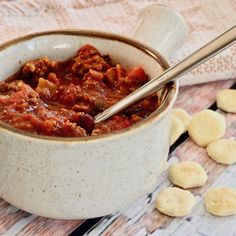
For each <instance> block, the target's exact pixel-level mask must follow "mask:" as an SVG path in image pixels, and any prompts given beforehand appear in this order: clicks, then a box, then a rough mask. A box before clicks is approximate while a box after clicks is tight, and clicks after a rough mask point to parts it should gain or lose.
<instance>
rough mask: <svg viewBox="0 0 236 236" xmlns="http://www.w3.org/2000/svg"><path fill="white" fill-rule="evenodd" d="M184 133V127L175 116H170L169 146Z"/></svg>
mask: <svg viewBox="0 0 236 236" xmlns="http://www.w3.org/2000/svg"><path fill="white" fill-rule="evenodd" d="M183 133H184V125H183V124H182V122H181V121H180V120H179V119H178V118H176V117H175V116H173V115H172V116H171V133H170V145H172V144H173V143H175V141H176V140H177V139H178V138H179V137H180V135H181V134H183Z"/></svg>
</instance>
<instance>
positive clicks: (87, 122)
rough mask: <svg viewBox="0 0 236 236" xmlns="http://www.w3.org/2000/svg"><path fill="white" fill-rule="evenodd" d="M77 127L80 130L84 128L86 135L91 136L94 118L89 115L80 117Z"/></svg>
mask: <svg viewBox="0 0 236 236" xmlns="http://www.w3.org/2000/svg"><path fill="white" fill-rule="evenodd" d="M79 125H80V126H81V127H82V128H84V129H85V130H86V131H87V133H89V134H91V133H92V131H93V129H94V127H95V122H94V118H93V117H92V116H90V115H89V114H85V115H83V116H81V118H80V121H79Z"/></svg>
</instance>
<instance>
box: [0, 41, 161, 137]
mask: <svg viewBox="0 0 236 236" xmlns="http://www.w3.org/2000/svg"><path fill="white" fill-rule="evenodd" d="M147 81H148V77H147V75H146V74H145V72H144V70H143V69H142V68H141V67H135V68H133V69H131V70H129V71H127V70H125V69H124V68H123V67H121V65H120V64H115V63H114V62H112V60H111V59H110V57H109V56H107V55H105V56H102V55H101V54H100V53H99V52H98V50H97V49H96V48H94V47H93V46H91V45H88V44H87V45H84V46H83V47H81V48H80V49H79V51H78V52H77V54H76V55H75V56H74V57H72V58H70V59H69V60H67V61H64V62H57V61H54V60H50V59H48V58H47V57H44V58H39V59H36V60H33V61H30V62H28V63H26V64H25V65H24V66H23V67H22V68H21V70H20V71H19V72H18V73H16V74H15V75H13V76H11V77H10V78H9V79H7V80H6V81H4V82H1V83H0V93H1V94H2V95H0V120H1V121H3V122H5V123H7V124H9V125H11V126H12V127H15V128H17V129H21V130H25V131H28V132H31V133H35V134H41V135H49V136H63V137H83V136H89V135H100V134H104V133H110V132H112V131H115V130H121V129H124V128H126V127H129V126H131V125H132V124H134V123H137V122H139V121H140V120H142V119H144V118H145V117H147V116H148V115H150V114H151V113H152V112H153V111H154V110H156V108H157V107H158V97H157V95H152V96H149V97H148V98H146V99H144V100H142V101H141V102H139V103H137V104H136V105H134V106H132V107H131V108H129V109H126V110H125V111H123V113H121V114H118V115H115V116H113V117H111V118H110V119H108V120H106V121H104V122H101V123H99V124H96V125H94V121H93V117H94V116H96V115H97V114H98V113H99V112H101V111H103V110H105V109H106V108H108V107H110V106H111V105H112V104H114V103H116V102H117V101H119V100H120V99H122V98H123V97H125V96H127V95H128V94H130V93H131V92H133V91H134V90H136V89H137V88H139V87H140V86H142V85H143V84H145V83H146V82H147Z"/></svg>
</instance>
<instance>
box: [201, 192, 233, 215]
mask: <svg viewBox="0 0 236 236" xmlns="http://www.w3.org/2000/svg"><path fill="white" fill-rule="evenodd" d="M204 203H205V206H206V209H207V211H208V212H209V213H211V214H213V215H217V216H229V215H234V214H236V190H235V189H232V188H215V189H211V190H209V191H208V192H207V193H206V194H205V196H204Z"/></svg>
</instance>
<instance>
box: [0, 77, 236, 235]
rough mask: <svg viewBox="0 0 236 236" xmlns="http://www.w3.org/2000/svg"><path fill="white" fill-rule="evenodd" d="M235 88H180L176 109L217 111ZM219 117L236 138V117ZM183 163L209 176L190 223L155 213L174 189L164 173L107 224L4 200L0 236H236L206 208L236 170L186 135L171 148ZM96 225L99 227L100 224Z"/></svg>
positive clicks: (233, 220)
mask: <svg viewBox="0 0 236 236" xmlns="http://www.w3.org/2000/svg"><path fill="white" fill-rule="evenodd" d="M234 83H235V81H233V80H230V81H221V82H213V83H208V84H205V85H197V86H196V85H195V86H189V87H184V88H181V89H180V93H179V96H178V99H177V101H176V103H175V106H176V107H181V108H184V109H186V110H187V111H188V112H189V113H190V114H194V113H196V112H198V111H200V110H202V109H205V108H209V107H210V108H211V109H213V110H215V109H216V106H215V105H214V102H215V95H216V93H217V92H218V91H219V90H221V89H223V88H229V87H232V86H233V84H234ZM234 86H235V85H234ZM217 112H220V113H221V114H223V115H224V116H225V118H226V120H227V131H226V134H225V137H236V114H230V113H224V112H222V111H219V110H217ZM180 160H195V161H197V162H199V163H201V164H202V165H203V167H204V168H205V169H206V171H207V173H208V176H209V179H208V181H207V184H206V185H205V186H204V187H202V188H196V189H193V190H192V193H193V194H194V195H195V196H196V197H197V204H196V206H195V207H194V209H193V211H192V213H191V214H190V215H189V216H187V217H183V218H172V217H168V216H165V215H163V214H160V213H159V212H158V211H157V210H156V209H155V208H154V203H153V201H154V200H155V198H156V195H157V193H158V192H159V191H160V190H161V189H163V188H165V187H167V186H170V185H171V184H170V182H169V180H168V178H167V174H166V172H165V173H163V175H162V176H161V177H160V179H159V181H158V183H157V187H156V188H155V190H154V192H153V193H152V194H149V195H148V196H145V197H143V198H141V199H139V200H138V201H137V202H135V203H133V204H132V205H131V206H129V207H127V208H126V209H124V210H122V211H120V212H118V213H114V214H113V215H109V216H106V217H104V218H102V219H93V220H87V221H84V220H78V221H63V220H52V219H47V218H43V217H38V216H35V215H31V214H28V213H25V212H23V211H21V210H19V209H17V208H15V207H13V206H11V205H9V204H8V203H6V202H5V201H4V200H0V234H1V235H6V236H13V235H20V236H22V235H26V236H30V235H43V236H49V235H56V236H60V235H69V234H71V235H83V234H85V235H89V236H97V235H104V236H118V235H128V236H131V235H132V236H133V235H137V236H144V235H161V236H165V235H174V236H179V235H180V236H182V235H187V236H188V235H189V236H190V235H191V236H192V235H201V236H218V235H219V236H221V235H224V234H226V233H227V236H231V235H232V236H234V235H236V216H232V217H220V218H219V217H214V216H212V215H210V214H208V213H207V212H206V211H205V209H204V206H203V202H202V195H203V194H204V193H205V191H206V190H207V189H209V188H211V187H213V186H230V187H234V188H236V165H233V166H229V167H227V166H223V165H220V164H216V163H215V162H214V161H213V160H211V159H210V158H209V157H208V156H207V153H206V149H205V148H201V147H199V146H197V145H196V144H194V143H193V142H192V141H191V139H189V138H188V135H187V134H184V135H182V136H181V137H180V139H179V140H177V142H176V143H175V144H174V145H173V146H172V147H171V152H170V155H169V162H168V163H169V164H171V163H174V162H178V161H180ZM98 220H99V221H98ZM97 221H98V223H97V224H95V223H96V222H97ZM94 224H95V225H94Z"/></svg>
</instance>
